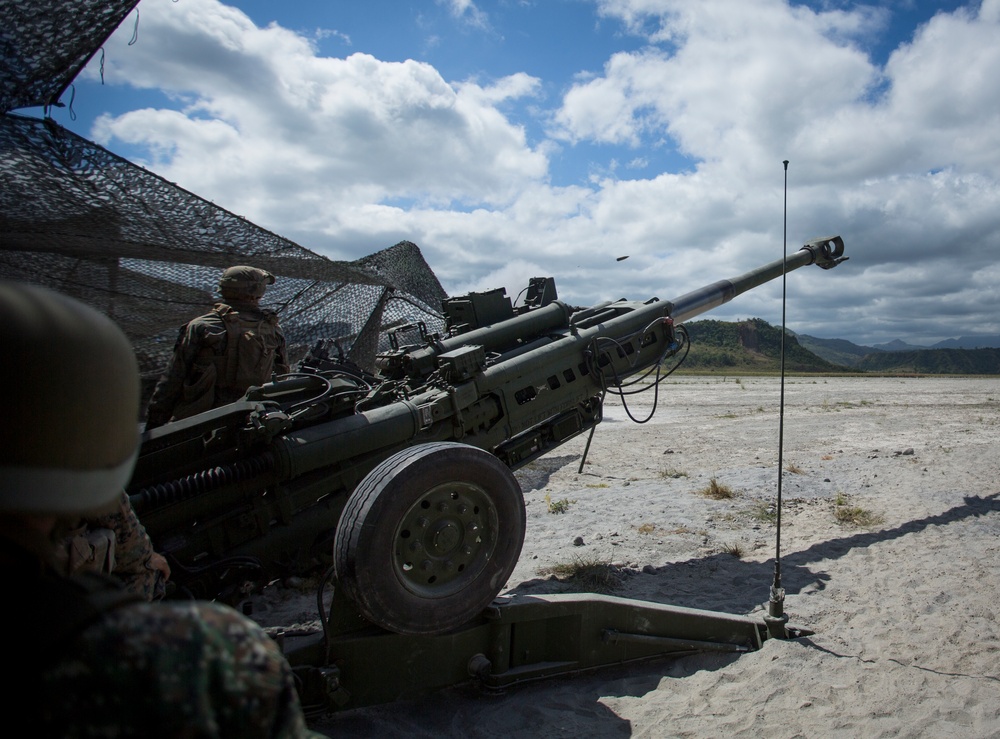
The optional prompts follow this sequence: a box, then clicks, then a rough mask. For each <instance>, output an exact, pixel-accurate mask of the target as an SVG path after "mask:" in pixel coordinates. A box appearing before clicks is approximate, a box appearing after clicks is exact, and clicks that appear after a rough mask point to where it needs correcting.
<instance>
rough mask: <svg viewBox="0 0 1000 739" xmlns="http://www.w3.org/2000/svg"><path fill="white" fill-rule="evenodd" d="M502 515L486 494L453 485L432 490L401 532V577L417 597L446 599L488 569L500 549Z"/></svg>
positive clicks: (398, 549) (405, 520)
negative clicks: (499, 517) (498, 523)
mask: <svg viewBox="0 0 1000 739" xmlns="http://www.w3.org/2000/svg"><path fill="white" fill-rule="evenodd" d="M496 515H497V514H496V510H495V508H494V505H493V503H492V501H491V499H490V497H489V496H488V495H487V494H486V492H485V491H484V490H483V489H482V488H480V487H478V486H476V485H473V484H470V483H463V482H452V483H447V484H444V485H439V486H437V487H434V488H431V489H430V490H428V491H427V492H426V493H424V495H422V496H421V497H420V498H419V499H418V500H417V501H416V502H415V503H414V504H413V505H412V506H411V507H410V508H409V510H407V512H406V513H405V515H404V516H403V518H402V520H401V521H400V524H399V527H398V529H397V533H396V547H395V556H394V566H395V571H396V576H397V577H398V578H399V579H400V582H402V583H403V585H404V586H405V587H406V588H407V590H410V591H411V592H414V593H417V594H420V595H422V596H424V597H443V596H445V595H448V594H450V593H451V592H454V591H456V590H459V589H461V587H463V586H464V584H465V583H467V582H468V581H469V580H470V579H473V578H475V577H476V576H477V575H478V573H479V572H480V571H481V570H482V568H483V566H484V565H485V563H486V562H487V561H488V560H489V557H490V555H491V553H492V551H493V548H494V546H495V544H496V529H497V527H496Z"/></svg>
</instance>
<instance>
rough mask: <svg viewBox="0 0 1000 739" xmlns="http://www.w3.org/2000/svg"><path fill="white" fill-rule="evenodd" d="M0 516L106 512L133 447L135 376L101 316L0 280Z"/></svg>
mask: <svg viewBox="0 0 1000 739" xmlns="http://www.w3.org/2000/svg"><path fill="white" fill-rule="evenodd" d="M0 346H3V348H4V352H5V357H4V361H3V362H0V406H2V407H3V409H4V422H3V423H2V424H0V447H2V448H3V450H4V454H3V458H2V459H0V511H2V512H7V513H11V512H16V513H34V514H54V515H63V514H65V515H69V514H73V515H78V514H84V513H90V512H94V511H101V510H106V509H107V507H108V506H109V505H112V504H113V503H114V502H115V501H117V500H118V498H119V497H120V496H121V491H122V489H123V488H124V486H125V485H126V484H127V483H128V481H129V478H130V477H131V476H132V470H133V468H134V466H135V461H136V456H137V454H138V448H139V426H138V422H137V420H138V416H139V395H140V387H139V370H138V367H137V365H136V359H135V354H134V352H133V351H132V345H131V344H130V343H129V340H128V339H127V338H126V337H125V334H124V333H122V331H121V329H119V328H118V326H116V325H115V324H114V323H113V322H112V321H111V320H110V319H109V318H107V317H106V316H104V315H103V314H102V313H100V312H98V311H97V310H95V309H93V308H91V307H89V306H86V305H84V304H83V303H81V302H79V301H77V300H74V299H72V298H69V297H67V296H65V295H61V294H59V293H57V292H53V291H52V290H48V289H46V288H42V287H37V286H33V285H25V284H21V283H17V282H8V281H5V280H0Z"/></svg>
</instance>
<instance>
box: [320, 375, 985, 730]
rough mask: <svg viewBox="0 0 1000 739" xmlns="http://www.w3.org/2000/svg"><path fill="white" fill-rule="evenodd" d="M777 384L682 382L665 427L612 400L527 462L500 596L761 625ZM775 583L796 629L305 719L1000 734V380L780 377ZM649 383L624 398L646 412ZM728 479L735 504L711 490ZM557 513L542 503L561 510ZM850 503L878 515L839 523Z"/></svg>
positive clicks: (352, 726) (422, 725)
mask: <svg viewBox="0 0 1000 739" xmlns="http://www.w3.org/2000/svg"><path fill="white" fill-rule="evenodd" d="M780 387H781V386H780V382H779V380H778V379H777V378H756V377H742V378H741V377H736V376H733V377H726V378H723V377H682V378H678V379H671V380H670V381H669V382H667V383H665V384H664V385H663V386H662V388H661V392H660V395H659V400H658V407H657V409H656V413H655V415H654V416H653V418H652V419H651V420H650V421H649V422H648V423H644V424H636V423H633V422H632V421H631V420H629V418H628V416H627V414H626V410H625V409H624V408H623V407H622V404H621V402H620V401H617V400H614V401H611V400H609V403H608V404H607V407H606V408H607V413H606V419H605V421H604V422H603V423H602V424H601V425H600V426H599V427H598V429H597V433H596V435H595V437H594V441H593V444H592V446H591V448H590V451H589V455H588V458H587V461H586V464H585V465H584V471H583V472H582V473H580V472H578V468H579V466H580V458H581V455H582V453H583V451H584V446H585V441H586V440H585V438H578V439H575V440H573V441H571V442H570V443H568V444H566V445H564V446H563V447H561V448H560V449H558V450H556V451H555V452H553V453H552V454H550V455H549V456H547V457H544V458H542V459H541V460H538V461H536V462H535V463H533V464H532V465H530V466H529V467H528V468H526V469H524V470H521V471H520V472H518V475H517V476H518V479H519V480H520V482H521V485H522V488H523V490H524V497H525V503H526V506H527V508H526V509H527V513H528V525H527V535H526V539H525V543H524V549H523V551H522V555H521V558H520V560H519V563H518V566H517V569H516V570H515V572H514V575H513V577H512V578H511V580H510V582H509V583H508V585H507V588H506V590H505V592H512V593H527V594H534V593H543V592H565V591H572V590H578V589H579V587H578V586H574V585H572V584H571V583H565V582H562V581H560V580H558V579H556V578H555V577H554V576H553V575H552V574H550V571H549V570H548V568H551V567H554V566H558V565H567V564H573V563H586V562H599V563H610V564H613V565H614V566H615V567H614V568H612V572H613V573H615V574H616V575H617V579H618V580H619V581H620V585H619V587H618V588H617V589H616V590H614V591H613V592H614V594H615V595H620V596H625V597H629V598H639V599H644V600H650V601H655V602H660V603H670V604H674V605H680V606H689V607H695V608H703V609H710V610H717V611H723V612H727V613H734V614H752V615H755V616H761V615H762V613H763V610H762V606H763V604H764V603H765V602H766V601H767V599H768V593H769V588H770V585H771V583H772V580H773V573H774V552H775V541H776V536H775V525H774V516H773V513H774V502H775V498H776V492H777V478H778V438H779V424H778V418H779V413H778V410H779V407H780V406H779V399H780ZM784 395H785V412H784V431H783V438H784V444H783V462H784V468H785V470H786V471H785V472H784V476H783V478H782V491H783V502H784V505H783V507H782V527H781V555H782V556H781V563H782V585H783V586H784V587H785V590H786V600H785V611H786V612H787V613H788V614H789V617H790V625H793V626H797V627H801V628H804V629H808V630H810V631H812V632H814V633H813V634H812V635H810V636H806V637H802V638H799V639H793V640H787V641H786V640H776V639H769V640H767V641H766V642H765V643H764V646H763V648H762V649H761V650H759V651H755V652H751V653H747V654H743V655H741V656H733V655H720V654H697V655H693V656H685V657H679V658H673V659H670V660H665V661H658V662H654V663H643V664H638V665H630V666H619V667H613V668H608V669H606V670H602V671H598V672H596V673H592V674H589V675H585V676H578V677H573V678H560V679H553V680H549V681H543V682H537V683H533V684H531V685H527V686H521V687H517V688H513V689H511V690H509V691H507V692H505V693H502V694H500V695H493V694H482V693H481V692H477V691H475V690H470V689H468V688H464V689H463V688H458V689H448V690H445V691H441V692H438V693H436V694H434V695H432V696H430V697H427V698H422V699H419V700H411V701H401V702H397V703H392V704H388V705H383V706H375V707H369V708H362V709H355V710H351V711H344V712H340V713H337V714H334V715H331V716H328V717H322V718H318V719H316V720H315V721H313V726H314V728H315V729H316V730H318V731H320V732H323V733H325V734H328V735H329V736H358V737H361V736H371V737H376V736H377V737H410V738H412V737H443V736H448V737H557V736H572V737H604V736H636V737H668V736H679V737H719V736H745V737H761V736H765V737H880V736H892V737H897V736H904V737H905V736H919V737H995V736H1000V625H998V623H997V619H996V611H997V607H998V605H1000V538H998V534H1000V481H998V467H1000V437H998V434H997V430H998V428H997V426H998V421H1000V416H998V409H1000V380H997V379H995V378H988V379H966V378H921V379H913V378H871V377H865V378H839V377H837V378H834V377H817V378H811V377H810V378H800V377H794V378H788V379H787V380H786V382H785V392H784ZM652 400H653V398H652V393H647V394H644V395H643V396H639V397H637V398H635V399H634V400H630V403H629V410H630V411H631V413H632V415H633V416H635V417H637V418H639V419H644V418H646V417H647V416H648V415H649V412H650V408H651V402H652ZM712 480H715V481H716V482H717V483H718V484H719V485H722V486H725V487H728V488H729V489H730V490H731V491H732V492H733V493H734V495H733V497H732V498H730V499H722V500H717V499H711V498H709V497H706V496H705V495H703V494H702V492H701V491H703V490H704V489H705V488H706V487H707V486H708V485H709V483H710V481H712ZM553 507H554V508H563V509H564V510H563V512H552V511H551V510H550V509H551V508H553ZM851 508H855V509H860V511H862V512H866V513H868V514H870V515H871V516H872V517H874V521H873V522H869V523H868V524H867V525H864V524H862V525H858V524H852V523H849V522H848V523H845V522H842V521H840V520H838V518H837V516H836V515H835V514H836V512H837V510H838V509H840V510H841V511H845V510H848V509H851Z"/></svg>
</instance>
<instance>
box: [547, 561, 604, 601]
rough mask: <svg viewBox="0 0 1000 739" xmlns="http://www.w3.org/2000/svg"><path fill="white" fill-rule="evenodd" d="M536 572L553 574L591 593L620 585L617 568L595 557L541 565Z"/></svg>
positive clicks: (601, 591) (602, 591)
mask: <svg viewBox="0 0 1000 739" xmlns="http://www.w3.org/2000/svg"><path fill="white" fill-rule="evenodd" d="M538 574H540V575H554V576H555V577H556V578H557V579H558V580H560V581H562V582H571V583H573V584H574V585H576V586H577V587H579V588H580V589H582V590H586V591H588V592H591V593H606V592H608V591H610V590H616V589H617V588H618V587H619V586H620V585H621V576H620V573H619V570H618V568H617V567H615V566H614V565H612V564H611V563H610V562H604V561H602V560H600V559H597V558H596V557H592V558H588V559H583V558H580V557H578V558H577V559H575V560H574V561H573V562H570V563H566V564H556V565H552V566H551V567H543V568H542V569H540V570H539V571H538Z"/></svg>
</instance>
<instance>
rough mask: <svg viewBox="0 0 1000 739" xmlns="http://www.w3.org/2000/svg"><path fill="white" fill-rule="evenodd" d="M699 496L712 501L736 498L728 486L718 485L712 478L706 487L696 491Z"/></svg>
mask: <svg viewBox="0 0 1000 739" xmlns="http://www.w3.org/2000/svg"><path fill="white" fill-rule="evenodd" d="M698 494H699V495H704V496H705V497H706V498H712V499H713V500H727V499H729V498H734V497H736V493H734V492H733V489H732V488H731V487H729V486H728V485H725V484H722V483H720V482H719V481H718V480H716V479H715V478H714V477H713V478H712V479H711V480H709V481H708V486H707V487H704V488H702V489H701V490H699V491H698Z"/></svg>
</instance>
